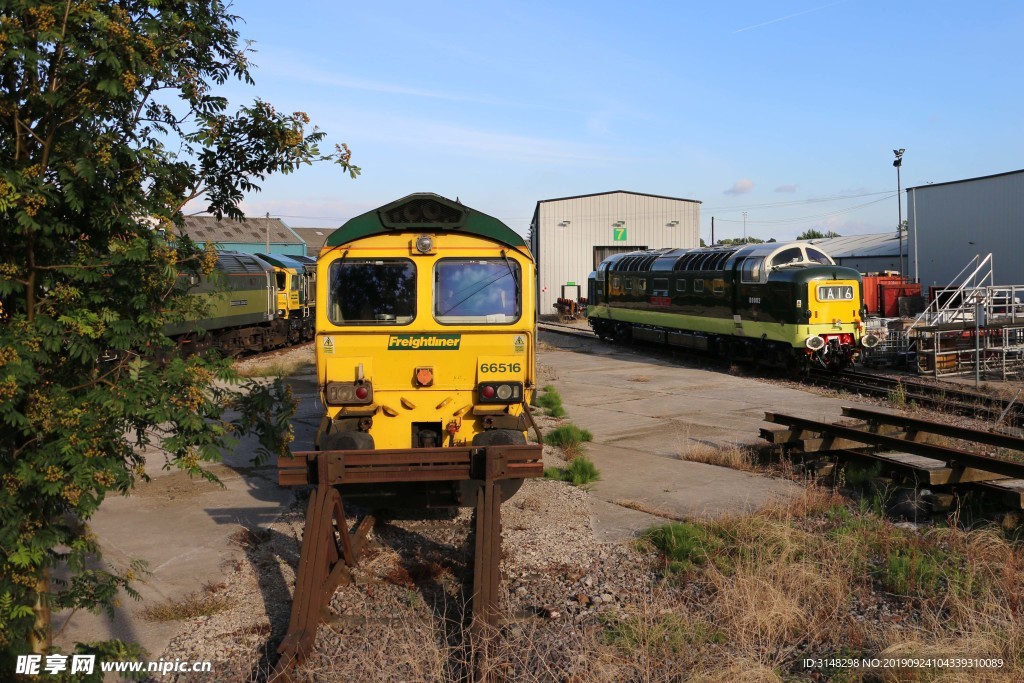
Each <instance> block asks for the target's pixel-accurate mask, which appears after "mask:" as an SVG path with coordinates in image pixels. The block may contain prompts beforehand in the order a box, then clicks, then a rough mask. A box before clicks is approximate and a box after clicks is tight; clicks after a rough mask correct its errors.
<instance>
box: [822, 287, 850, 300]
mask: <svg viewBox="0 0 1024 683" xmlns="http://www.w3.org/2000/svg"><path fill="white" fill-rule="evenodd" d="M818 301H853V287H852V286H851V285H828V286H825V287H818Z"/></svg>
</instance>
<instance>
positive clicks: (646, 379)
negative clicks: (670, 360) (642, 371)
mask: <svg viewBox="0 0 1024 683" xmlns="http://www.w3.org/2000/svg"><path fill="white" fill-rule="evenodd" d="M629 381H630V382H650V381H651V378H650V377H648V376H647V375H634V376H632V377H630V378H629Z"/></svg>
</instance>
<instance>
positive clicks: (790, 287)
mask: <svg viewBox="0 0 1024 683" xmlns="http://www.w3.org/2000/svg"><path fill="white" fill-rule="evenodd" d="M588 294H589V296H588V308H587V316H588V319H589V321H590V325H591V327H593V328H594V331H595V332H596V333H597V334H598V335H599V336H601V337H602V338H605V337H611V338H615V339H618V340H623V341H625V340H629V339H638V340H644V341H651V342H657V343H663V344H669V345H673V346H680V347H685V348H692V349H698V350H702V351H710V352H713V353H717V354H719V355H722V356H725V357H728V358H735V359H749V360H755V361H761V362H765V363H769V364H773V365H794V364H808V365H815V366H820V367H824V368H829V369H833V370H841V369H843V368H845V367H847V366H849V365H851V364H852V363H853V362H854V361H855V360H856V359H857V356H858V354H859V352H860V350H861V348H863V347H871V346H874V345H875V344H877V339H875V338H873V337H872V336H870V335H865V334H864V322H863V321H864V301H863V293H862V290H861V277H860V273H858V272H857V271H855V270H853V269H851V268H845V267H842V266H838V265H836V264H835V262H834V261H833V260H832V259H831V257H829V256H828V255H827V254H825V253H824V252H822V251H821V250H820V249H817V248H816V247H813V246H811V245H809V244H803V243H789V244H778V243H767V244H751V245H743V246H739V247H736V246H730V247H712V248H701V249H657V250H648V251H636V252H630V253H624V254H615V255H613V256H610V257H609V258H607V259H606V260H605V261H603V262H602V263H601V264H600V265H599V266H598V269H597V270H596V271H595V272H594V273H591V275H590V279H589V291H588Z"/></svg>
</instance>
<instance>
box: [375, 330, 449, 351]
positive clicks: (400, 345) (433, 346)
mask: <svg viewBox="0 0 1024 683" xmlns="http://www.w3.org/2000/svg"><path fill="white" fill-rule="evenodd" d="M461 341H462V335H461V334H392V335H390V336H389V337H388V351H418V350H419V349H429V350H432V351H457V350H458V348H459V344H460V343H461Z"/></svg>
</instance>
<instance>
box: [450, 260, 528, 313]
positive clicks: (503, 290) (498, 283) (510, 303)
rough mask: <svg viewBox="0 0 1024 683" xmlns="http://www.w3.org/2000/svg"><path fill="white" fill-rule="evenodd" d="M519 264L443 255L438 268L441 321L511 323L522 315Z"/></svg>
mask: <svg viewBox="0 0 1024 683" xmlns="http://www.w3.org/2000/svg"><path fill="white" fill-rule="evenodd" d="M519 280H520V274H519V264H517V263H515V262H512V261H505V260H497V259H492V260H466V259H442V260H440V261H438V262H437V266H436V270H435V272H434V283H435V284H434V316H435V317H436V318H437V321H438V322H441V323H458V322H464V323H466V322H468V323H509V322H513V321H515V320H518V319H519V310H520V309H519V287H518V285H517V283H518V282H519Z"/></svg>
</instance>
